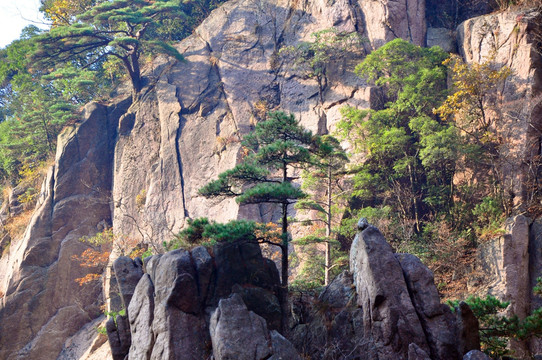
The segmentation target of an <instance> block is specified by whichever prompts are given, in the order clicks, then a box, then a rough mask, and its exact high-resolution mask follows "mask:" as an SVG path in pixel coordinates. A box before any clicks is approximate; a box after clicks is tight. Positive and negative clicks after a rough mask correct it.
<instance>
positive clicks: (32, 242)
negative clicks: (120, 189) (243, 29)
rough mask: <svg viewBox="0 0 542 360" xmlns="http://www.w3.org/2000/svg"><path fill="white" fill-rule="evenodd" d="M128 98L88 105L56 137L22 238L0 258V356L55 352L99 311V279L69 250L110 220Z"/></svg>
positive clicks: (74, 249) (27, 356)
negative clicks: (89, 279)
mask: <svg viewBox="0 0 542 360" xmlns="http://www.w3.org/2000/svg"><path fill="white" fill-rule="evenodd" d="M128 105H129V103H127V102H121V103H119V104H117V105H115V106H112V107H106V106H102V105H98V104H95V103H92V104H89V105H87V106H86V107H85V109H84V113H83V120H82V122H81V123H79V124H77V125H75V126H73V127H70V128H68V129H66V130H65V131H64V132H63V133H62V134H61V135H60V137H59V140H58V147H57V154H56V159H55V165H54V166H53V167H52V168H51V169H50V170H49V173H48V174H47V178H46V180H45V182H44V183H43V187H42V190H41V194H40V198H39V200H38V204H37V208H36V211H35V212H34V215H33V217H32V220H31V222H30V225H29V226H28V228H27V230H26V232H25V234H24V236H23V238H22V239H13V241H12V244H11V247H10V252H9V254H7V255H6V256H4V257H2V259H1V261H0V274H1V275H0V290H1V292H2V293H3V294H4V296H3V297H2V299H1V303H0V358H1V359H6V360H7V359H10V360H11V359H30V360H31V359H45V358H47V359H55V358H56V357H57V356H58V355H59V353H60V352H61V350H62V348H63V346H64V342H65V341H66V339H67V338H69V337H70V336H72V335H74V334H75V333H76V332H77V331H79V329H81V328H82V327H83V326H84V325H85V324H86V323H87V322H89V321H90V320H92V319H94V318H96V317H98V316H99V315H100V312H101V311H100V308H99V307H100V300H101V285H100V284H90V285H85V286H79V284H78V283H76V282H75V279H77V278H80V277H83V276H85V274H86V272H87V270H86V269H84V268H81V266H80V264H79V262H78V261H76V260H74V259H73V258H72V257H73V256H74V255H80V254H81V253H82V252H83V251H84V250H85V249H86V248H87V246H86V245H84V244H83V243H81V242H79V241H78V239H79V238H81V237H83V236H88V235H93V234H95V233H96V232H98V231H101V230H103V228H104V227H105V226H107V225H108V224H109V225H110V224H111V222H112V217H111V210H110V206H109V204H110V189H111V186H112V180H113V179H112V166H111V165H112V160H113V151H114V144H115V142H114V140H115V135H116V128H117V120H118V118H119V116H120V115H121V114H122V113H124V112H125V111H126V109H127V108H128Z"/></svg>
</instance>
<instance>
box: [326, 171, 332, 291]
mask: <svg viewBox="0 0 542 360" xmlns="http://www.w3.org/2000/svg"><path fill="white" fill-rule="evenodd" d="M331 190H332V189H331V166H328V168H327V213H326V260H325V264H324V285H326V286H327V285H329V270H330V269H331V243H330V237H331Z"/></svg>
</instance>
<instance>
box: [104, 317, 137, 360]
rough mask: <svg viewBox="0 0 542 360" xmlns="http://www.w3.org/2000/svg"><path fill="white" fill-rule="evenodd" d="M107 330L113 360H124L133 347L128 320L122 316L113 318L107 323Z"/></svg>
mask: <svg viewBox="0 0 542 360" xmlns="http://www.w3.org/2000/svg"><path fill="white" fill-rule="evenodd" d="M105 329H106V330H107V338H108V340H109V345H110V346H111V355H112V356H113V360H124V358H125V357H126V355H128V351H129V350H130V346H131V345H132V337H131V334H130V324H129V321H128V318H127V317H126V316H121V315H116V316H114V317H111V318H109V320H107V322H106V323H105Z"/></svg>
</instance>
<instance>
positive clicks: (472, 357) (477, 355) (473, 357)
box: [463, 350, 491, 360]
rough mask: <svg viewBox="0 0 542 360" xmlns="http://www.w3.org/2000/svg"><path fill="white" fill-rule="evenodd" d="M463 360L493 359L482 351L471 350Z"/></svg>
mask: <svg viewBox="0 0 542 360" xmlns="http://www.w3.org/2000/svg"><path fill="white" fill-rule="evenodd" d="M463 360H491V358H490V357H489V356H487V355H486V354H484V353H483V352H481V351H480V350H471V351H469V352H468V353H466V354H465V356H463Z"/></svg>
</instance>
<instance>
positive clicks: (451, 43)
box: [427, 28, 457, 52]
mask: <svg viewBox="0 0 542 360" xmlns="http://www.w3.org/2000/svg"><path fill="white" fill-rule="evenodd" d="M432 46H440V47H441V48H442V50H444V51H447V52H457V44H456V42H455V34H454V32H453V31H452V30H449V29H446V28H427V47H432Z"/></svg>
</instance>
